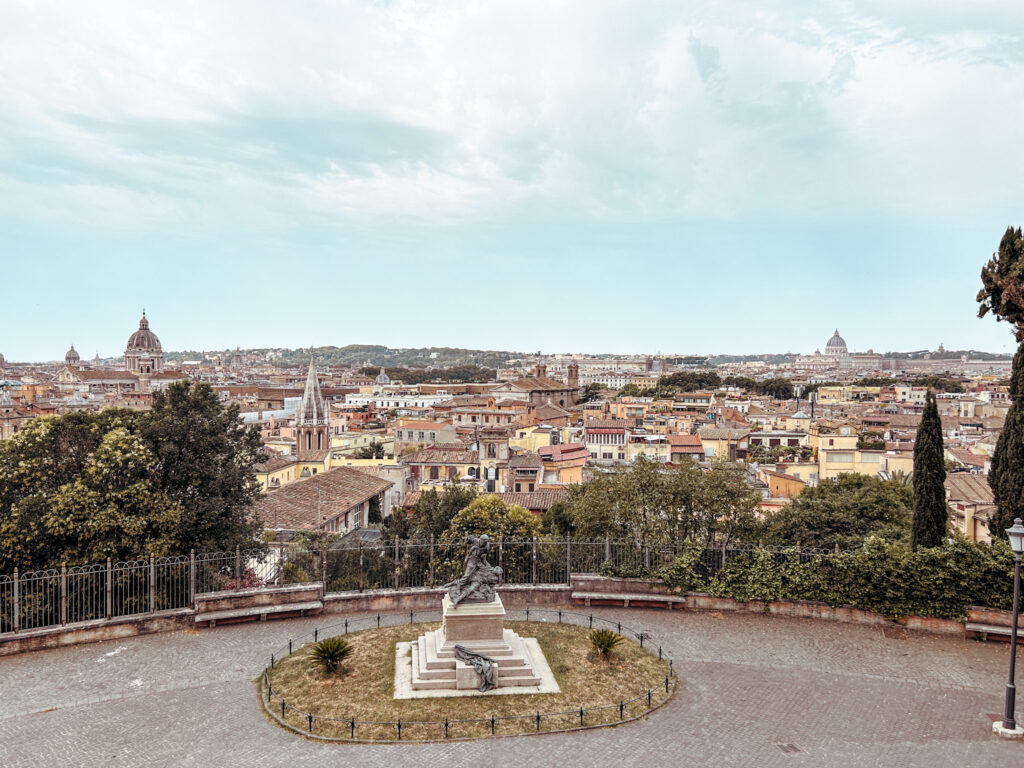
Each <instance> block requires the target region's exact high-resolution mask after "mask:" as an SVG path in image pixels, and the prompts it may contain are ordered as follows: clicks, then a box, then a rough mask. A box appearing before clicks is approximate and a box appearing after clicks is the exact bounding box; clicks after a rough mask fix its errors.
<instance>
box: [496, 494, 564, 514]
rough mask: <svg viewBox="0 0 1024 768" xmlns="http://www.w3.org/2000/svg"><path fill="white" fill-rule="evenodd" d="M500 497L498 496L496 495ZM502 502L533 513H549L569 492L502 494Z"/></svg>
mask: <svg viewBox="0 0 1024 768" xmlns="http://www.w3.org/2000/svg"><path fill="white" fill-rule="evenodd" d="M495 495H498V494H495ZM500 495H501V500H502V501H504V502H505V503H506V504H515V505H517V506H520V507H522V508H523V509H528V510H530V511H531V512H532V511H539V510H543V511H547V510H548V509H550V508H551V505H552V504H554V503H555V502H556V501H560V500H561V499H564V498H565V497H566V496H567V495H568V492H567V491H565V490H559V491H527V492H523V493H512V492H509V493H502V494H500Z"/></svg>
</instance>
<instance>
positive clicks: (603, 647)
mask: <svg viewBox="0 0 1024 768" xmlns="http://www.w3.org/2000/svg"><path fill="white" fill-rule="evenodd" d="M621 642H622V635H617V634H616V633H614V632H612V631H611V630H610V629H595V630H592V631H591V633H590V644H591V645H592V646H594V650H595V651H597V654H598V656H600V657H601V658H604V659H607V658H610V657H611V655H612V651H613V650H614V649H615V646H617V645H618V644H619V643H621Z"/></svg>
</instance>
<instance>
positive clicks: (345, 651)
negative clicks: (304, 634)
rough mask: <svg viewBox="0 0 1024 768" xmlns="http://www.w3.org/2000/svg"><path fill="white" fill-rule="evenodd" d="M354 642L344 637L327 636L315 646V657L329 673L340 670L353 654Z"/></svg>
mask: <svg viewBox="0 0 1024 768" xmlns="http://www.w3.org/2000/svg"><path fill="white" fill-rule="evenodd" d="M353 650H354V649H353V648H352V644H351V643H350V642H349V641H348V640H346V639H345V638H343V637H327V638H324V639H323V640H321V641H320V642H319V643H317V644H316V645H314V646H313V658H314V659H316V661H317V662H318V663H319V664H320V666H322V667H323V668H324V670H325V671H326V672H328V673H329V674H334V673H335V672H337V671H338V669H339V668H340V667H341V665H342V664H343V663H344V662H345V659H347V658H348V657H349V656H351V655H352V651H353Z"/></svg>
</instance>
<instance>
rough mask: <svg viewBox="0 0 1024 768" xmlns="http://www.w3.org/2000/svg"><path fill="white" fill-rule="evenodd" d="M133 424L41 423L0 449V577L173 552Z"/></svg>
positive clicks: (80, 416) (103, 416)
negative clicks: (19, 571)
mask: <svg viewBox="0 0 1024 768" xmlns="http://www.w3.org/2000/svg"><path fill="white" fill-rule="evenodd" d="M135 417H136V414H133V413H131V412H127V411H119V410H114V409H111V410H109V411H104V412H102V413H100V414H86V413H75V414H69V415H67V416H47V417H40V418H38V419H35V420H33V421H32V422H30V423H29V424H28V425H27V426H26V427H25V429H23V430H22V431H21V432H19V433H18V434H17V435H15V436H14V437H13V438H11V439H10V440H8V441H6V442H4V443H0V572H10V571H11V570H12V569H13V568H14V567H15V566H18V567H20V568H21V569H23V570H29V569H37V568H48V567H56V566H59V565H60V564H61V563H62V562H68V563H70V564H72V565H77V564H79V563H82V562H89V561H92V562H99V561H102V560H104V559H105V558H107V557H110V558H112V559H115V560H130V559H136V558H140V557H145V556H147V555H149V554H151V553H153V554H157V555H164V554H169V553H170V552H172V551H174V550H175V549H176V547H175V546H174V545H175V542H176V537H177V533H178V525H179V520H180V508H179V507H178V506H177V505H176V504H174V503H173V502H172V501H171V500H170V499H169V498H168V497H167V496H166V495H165V494H163V493H162V492H161V491H160V490H159V488H157V487H156V485H155V484H154V483H153V482H152V476H153V470H154V465H155V457H154V456H153V454H152V452H151V451H150V449H149V448H148V447H147V446H146V444H145V443H144V442H143V441H142V440H141V439H140V438H139V437H138V436H137V435H135V434H133V433H132V432H131V431H130V429H129V427H130V426H132V425H133V424H134V421H135Z"/></svg>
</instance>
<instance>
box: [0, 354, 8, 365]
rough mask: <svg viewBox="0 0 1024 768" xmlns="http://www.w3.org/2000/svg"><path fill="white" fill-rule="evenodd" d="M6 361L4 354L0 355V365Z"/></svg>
mask: <svg viewBox="0 0 1024 768" xmlns="http://www.w3.org/2000/svg"><path fill="white" fill-rule="evenodd" d="M6 362H7V360H5V359H4V356H3V355H0V365H3V364H4V363H6Z"/></svg>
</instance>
